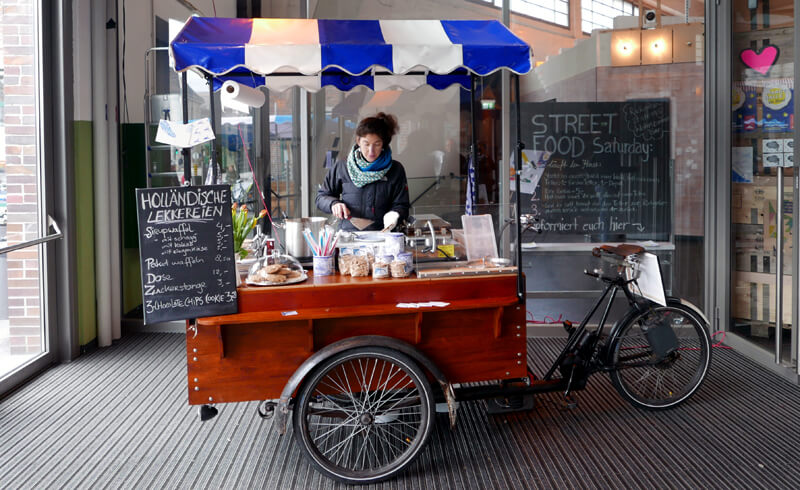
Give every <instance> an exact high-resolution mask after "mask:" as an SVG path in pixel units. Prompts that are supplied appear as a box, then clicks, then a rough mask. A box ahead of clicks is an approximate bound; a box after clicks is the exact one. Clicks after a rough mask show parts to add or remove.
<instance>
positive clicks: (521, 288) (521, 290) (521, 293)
mask: <svg viewBox="0 0 800 490" xmlns="http://www.w3.org/2000/svg"><path fill="white" fill-rule="evenodd" d="M514 99H515V103H516V107H517V114H516V116H517V117H516V125H517V148H516V154H515V159H514V164H515V165H516V167H514V190H515V194H516V198H515V200H514V204H515V207H516V209H515V210H514V217H515V218H516V223H517V244H516V245H515V246H514V252H516V253H517V297H518V298H519V302H520V303H524V302H525V296H526V295H525V292H526V290H527V286H526V285H525V277H524V276H523V275H522V217H521V216H520V212H521V210H522V197H521V196H520V182H519V181H520V178H519V177H520V172H519V169H521V168H522V148H523V146H524V145H523V144H522V130H521V129H520V114H519V113H520V110H521V109H520V103H521V100H520V99H521V97H520V93H519V75H517V74H516V73H515V74H514Z"/></svg>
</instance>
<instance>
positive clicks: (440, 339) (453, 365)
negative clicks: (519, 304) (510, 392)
mask: <svg viewBox="0 0 800 490" xmlns="http://www.w3.org/2000/svg"><path fill="white" fill-rule="evenodd" d="M516 311H517V310H516V305H514V306H509V307H506V308H504V309H503V312H502V315H500V316H499V318H498V315H497V314H496V310H495V309H488V308H487V309H481V310H463V311H455V312H432V313H427V314H425V315H423V318H422V342H420V344H419V345H418V346H417V347H419V349H420V350H422V352H424V353H425V355H427V356H428V357H430V359H431V361H433V363H434V364H436V365H437V366H438V367H439V369H441V370H442V372H443V373H444V374H445V376H447V379H448V381H450V382H451V383H467V382H475V381H489V380H498V379H508V378H520V377H523V376H525V373H526V366H525V353H526V351H525V335H524V333H523V334H522V335H520V336H517V335H516V333H517V332H520V330H517V329H516V325H517V324H518V322H517V321H516V317H517V315H516V314H515V312H516ZM498 320H500V321H501V328H500V329H499V332H500V335H499V336H498V337H495V333H496V332H497V331H498V329H497V328H496V323H497V321H498Z"/></svg>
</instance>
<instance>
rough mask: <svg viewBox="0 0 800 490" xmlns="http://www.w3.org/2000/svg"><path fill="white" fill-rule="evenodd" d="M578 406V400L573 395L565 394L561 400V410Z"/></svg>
mask: <svg viewBox="0 0 800 490" xmlns="http://www.w3.org/2000/svg"><path fill="white" fill-rule="evenodd" d="M575 408H578V400H577V398H575V397H574V396H572V395H564V399H563V400H562V401H561V410H572V409H575Z"/></svg>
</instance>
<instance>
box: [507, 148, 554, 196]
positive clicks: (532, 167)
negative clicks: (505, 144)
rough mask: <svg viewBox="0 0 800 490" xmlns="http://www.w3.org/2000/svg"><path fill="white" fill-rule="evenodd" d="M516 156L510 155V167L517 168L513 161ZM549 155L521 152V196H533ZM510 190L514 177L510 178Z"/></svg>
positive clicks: (541, 152)
mask: <svg viewBox="0 0 800 490" xmlns="http://www.w3.org/2000/svg"><path fill="white" fill-rule="evenodd" d="M515 158H516V155H513V154H512V155H511V166H512V167H513V168H515V169H516V168H517V166H516V162H515V161H514V159H515ZM549 158H550V154H549V153H547V152H544V151H534V150H522V168H521V169H520V171H519V187H520V192H521V193H522V194H533V193H534V192H536V188H537V187H538V186H539V180H541V178H542V174H544V170H545V167H546V166H547V161H548V159H549ZM511 184H512V189H513V188H514V187H513V185H514V177H513V176H512V178H511Z"/></svg>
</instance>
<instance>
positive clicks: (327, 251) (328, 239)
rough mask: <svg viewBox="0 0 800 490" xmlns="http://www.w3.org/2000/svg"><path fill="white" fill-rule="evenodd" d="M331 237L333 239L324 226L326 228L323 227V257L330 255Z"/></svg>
mask: <svg viewBox="0 0 800 490" xmlns="http://www.w3.org/2000/svg"><path fill="white" fill-rule="evenodd" d="M332 237H333V234H332V233H331V232H330V230H329V229H328V227H327V226H326V227H325V250H324V255H325V256H328V255H330V254H331V247H330V245H331V238H332Z"/></svg>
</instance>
